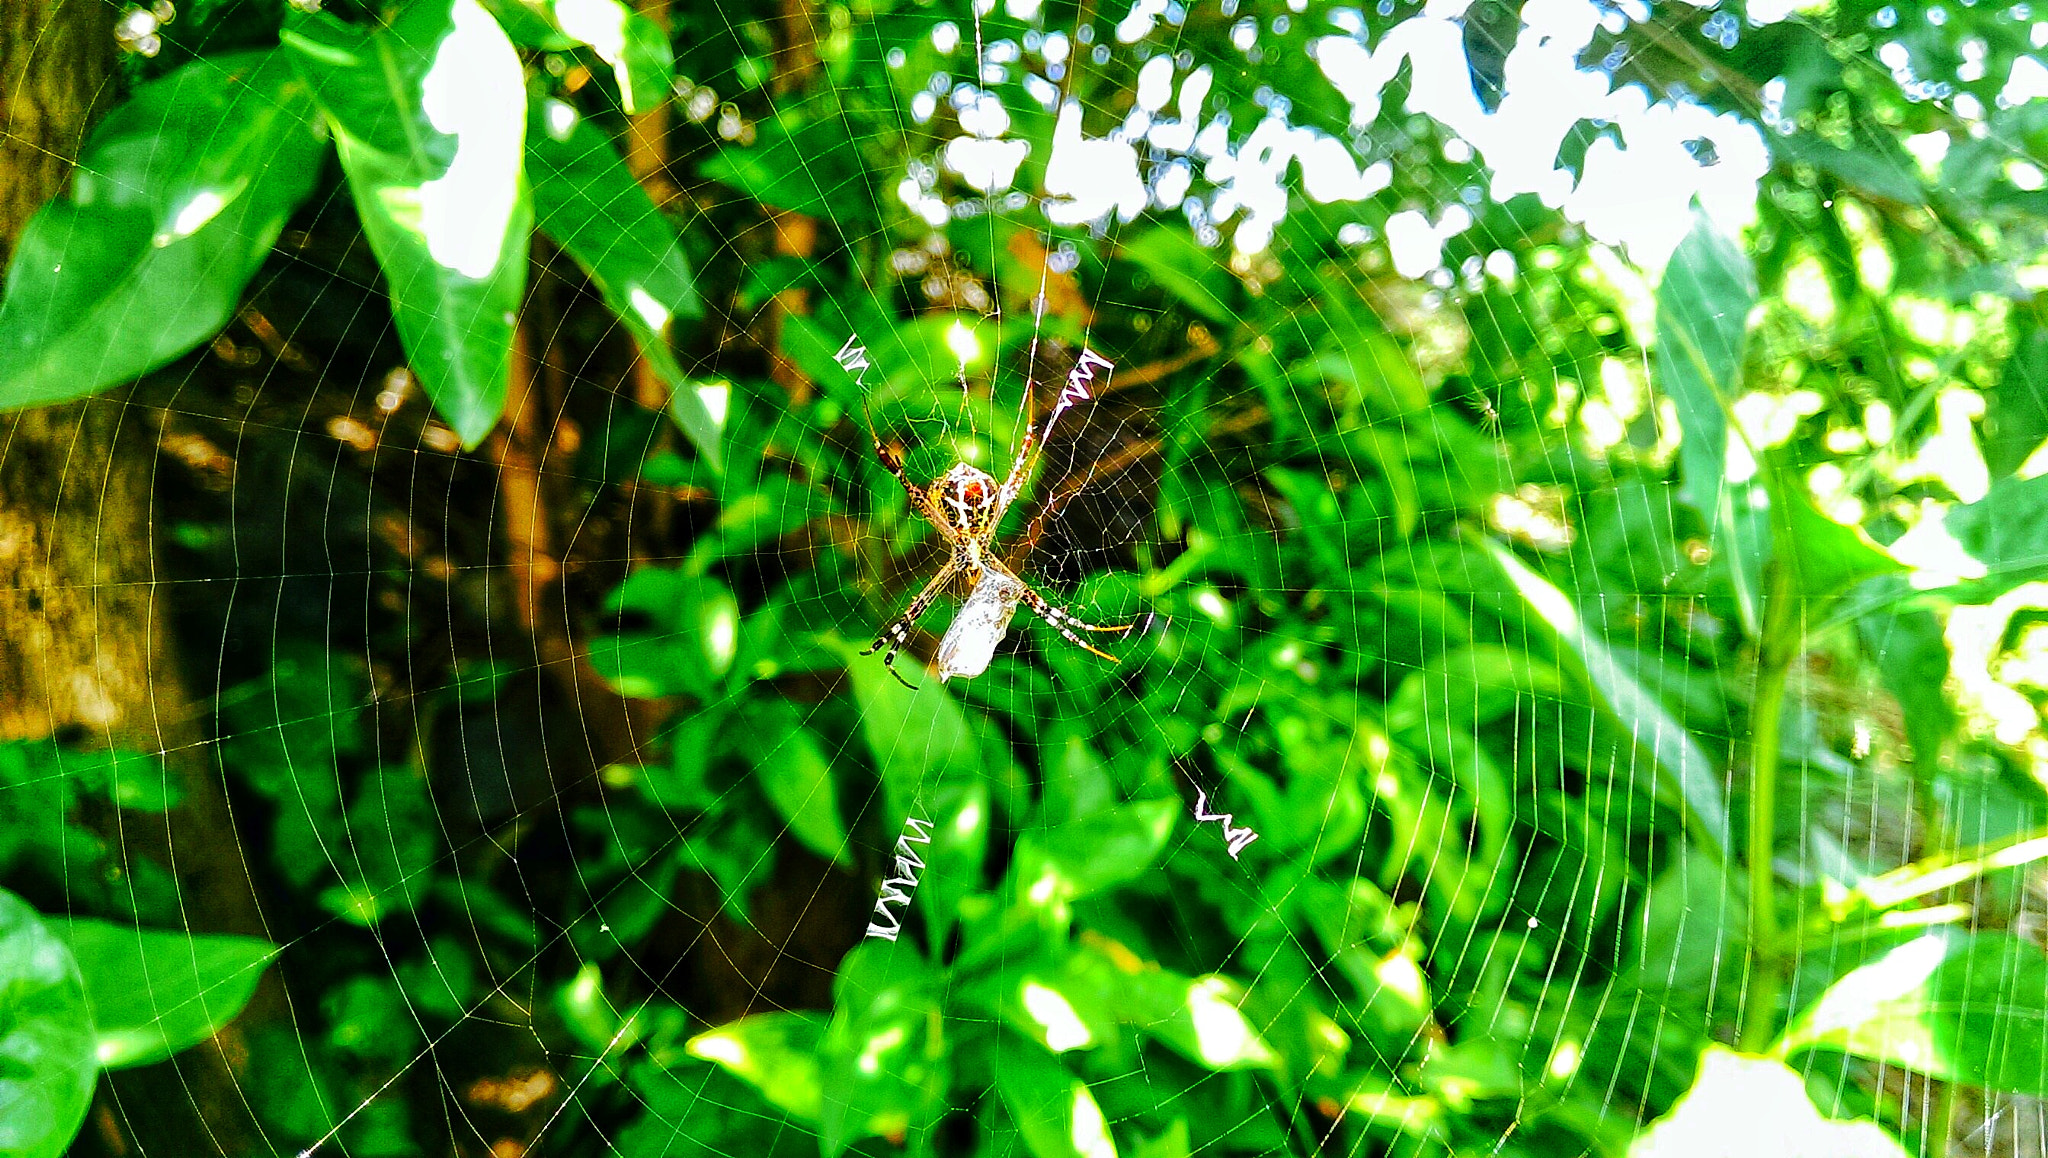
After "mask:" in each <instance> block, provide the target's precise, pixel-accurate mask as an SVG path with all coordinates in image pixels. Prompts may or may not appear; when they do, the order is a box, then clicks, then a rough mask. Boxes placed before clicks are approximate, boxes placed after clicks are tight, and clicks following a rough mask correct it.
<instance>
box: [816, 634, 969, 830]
mask: <svg viewBox="0 0 2048 1158" xmlns="http://www.w3.org/2000/svg"><path fill="white" fill-rule="evenodd" d="M821 642H823V643H824V644H825V645H826V646H829V647H831V648H833V649H834V650H836V651H838V652H839V653H840V655H841V656H843V657H844V658H845V660H846V671H847V674H848V675H849V676H851V677H852V680H853V697H854V700H855V701H856V702H857V703H858V704H859V705H860V730H861V735H862V737H863V738H865V739H866V740H867V744H868V750H869V751H870V752H873V753H874V757H875V767H876V768H877V769H879V770H880V771H881V774H882V784H883V786H884V787H885V788H886V789H887V790H888V793H889V817H890V820H891V823H893V824H898V825H900V824H901V823H902V820H903V818H904V817H906V816H908V815H910V804H911V801H912V800H914V799H915V798H916V797H917V795H918V792H919V790H920V789H921V788H922V787H924V786H926V785H932V786H936V785H937V784H938V783H940V782H941V781H946V780H970V781H971V780H974V779H976V778H978V777H979V776H980V775H981V774H982V760H983V756H984V751H983V746H982V743H981V741H980V740H979V738H977V737H976V736H975V734H974V731H973V729H972V728H970V727H969V726H968V723H967V715H966V713H965V712H963V711H961V709H960V704H959V703H958V701H956V700H954V699H953V696H952V694H951V693H950V692H949V691H948V690H947V689H946V685H944V684H942V683H940V682H939V681H938V680H936V679H929V678H928V679H926V680H924V681H923V682H922V683H920V684H919V685H918V687H917V689H916V690H914V691H913V690H912V689H910V688H906V687H904V686H903V685H902V684H900V683H897V682H896V680H895V678H894V677H892V676H891V675H890V674H889V672H888V669H887V668H885V667H883V666H882V660H881V657H880V656H876V655H866V656H864V655H862V654H860V651H861V649H860V648H859V647H857V646H856V645H854V644H852V643H849V642H847V641H846V640H844V639H842V638H839V637H838V636H830V637H825V638H823V639H822V640H821Z"/></svg>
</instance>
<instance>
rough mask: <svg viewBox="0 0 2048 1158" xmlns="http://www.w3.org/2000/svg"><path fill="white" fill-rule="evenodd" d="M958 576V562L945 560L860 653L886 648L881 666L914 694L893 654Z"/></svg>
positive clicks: (864, 653) (901, 646)
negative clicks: (898, 669) (949, 583)
mask: <svg viewBox="0 0 2048 1158" xmlns="http://www.w3.org/2000/svg"><path fill="white" fill-rule="evenodd" d="M959 573H960V559H959V558H958V557H957V556H956V557H954V558H951V559H948V560H946V565H945V566H943V567H941V568H939V573H938V574H936V575H934V576H932V581H931V582H929V583H927V584H925V585H924V590H922V591H920V592H918V593H917V598H915V599H912V600H911V601H910V606H908V607H906V608H904V609H903V614H901V615H899V616H897V617H896V618H895V619H894V620H892V621H890V623H889V625H888V626H887V627H884V628H883V629H882V633H881V634H880V635H877V636H876V637H875V642H873V643H871V644H869V645H868V647H867V650H866V651H863V652H861V654H862V655H873V654H875V653H876V652H878V651H880V650H882V648H884V647H887V648H888V649H889V651H888V653H887V654H886V655H884V656H882V666H883V667H886V668H888V669H889V674H890V675H892V676H895V677H896V682H897V683H900V684H902V685H903V686H904V687H906V688H910V689H911V690H913V691H915V690H916V685H915V684H913V683H911V682H910V681H909V680H907V679H904V678H903V675H902V673H901V672H898V671H897V670H896V653H897V652H899V651H902V650H903V645H904V644H907V643H909V642H910V629H911V628H913V627H916V626H917V621H918V618H919V617H920V616H922V615H923V614H924V613H925V611H926V609H928V608H929V607H931V605H932V600H934V599H937V598H938V597H939V592H941V591H943V590H945V588H946V584H947V583H948V582H949V581H951V580H952V578H953V576H955V575H958V574H959Z"/></svg>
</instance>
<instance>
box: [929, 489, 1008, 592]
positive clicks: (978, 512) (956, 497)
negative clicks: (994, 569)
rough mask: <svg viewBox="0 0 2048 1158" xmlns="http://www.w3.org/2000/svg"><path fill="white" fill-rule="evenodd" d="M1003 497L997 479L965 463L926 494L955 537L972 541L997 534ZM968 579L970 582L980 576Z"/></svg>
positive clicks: (932, 506) (971, 576) (972, 576)
mask: <svg viewBox="0 0 2048 1158" xmlns="http://www.w3.org/2000/svg"><path fill="white" fill-rule="evenodd" d="M1001 497H1002V496H1001V492H1000V491H998V490H997V489H996V479H995V476H994V475H992V474H990V473H988V472H987V471H985V470H983V469H981V468H980V467H978V466H968V465H967V464H966V463H964V462H956V463H954V464H953V466H952V469H950V470H948V471H947V472H946V473H945V474H942V475H940V476H939V477H938V478H937V479H935V480H933V482H932V485H931V486H930V487H929V488H928V489H927V490H926V491H925V502H927V503H929V504H930V505H931V509H932V510H934V511H937V512H938V513H939V518H940V519H942V520H944V521H945V522H946V523H947V524H948V525H949V526H950V527H951V529H952V531H953V533H954V534H955V535H959V536H963V537H965V538H969V539H980V538H984V537H986V536H987V535H988V533H989V532H990V531H993V530H995V525H996V519H997V517H998V516H999V515H1000V513H1001V512H1000V511H999V510H998V500H999V499H1000V498H1001ZM968 578H969V580H970V581H971V580H973V579H976V578H979V576H974V575H970V576H968Z"/></svg>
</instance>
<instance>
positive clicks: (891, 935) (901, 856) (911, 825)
mask: <svg viewBox="0 0 2048 1158" xmlns="http://www.w3.org/2000/svg"><path fill="white" fill-rule="evenodd" d="M931 842H932V822H931V821H929V820H919V819H917V818H916V817H909V818H906V819H905V820H904V821H903V835H901V836H899V837H897V838H896V875H895V876H892V877H890V878H889V879H887V880H885V881H883V882H882V895H881V896H880V897H877V898H876V899H875V919H874V920H872V921H869V922H868V931H867V935H868V936H869V937H880V938H882V939H883V940H884V941H894V940H895V939H896V935H897V934H898V933H901V932H902V931H903V918H902V917H901V916H899V915H898V914H896V913H893V912H891V911H890V910H889V906H890V905H891V904H892V903H893V904H897V905H903V906H906V907H907V906H908V905H909V904H910V894H911V893H913V892H915V891H916V890H917V873H918V870H919V869H922V868H923V867H924V860H923V858H921V857H919V856H918V855H917V850H915V849H913V848H911V847H910V846H911V845H913V844H930V843H931Z"/></svg>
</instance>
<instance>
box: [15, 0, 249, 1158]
mask: <svg viewBox="0 0 2048 1158" xmlns="http://www.w3.org/2000/svg"><path fill="white" fill-rule="evenodd" d="M114 13H115V9H114V8H112V7H109V6H107V5H103V4H99V3H94V2H90V0H4V2H0V78H4V80H0V101H4V103H0V255H11V253H12V252H13V248H14V245H15V242H16V241H17V240H18V239H19V237H20V235H21V231H22V228H23V227H24V226H25V225H26V224H27V222H28V220H29V218H30V216H31V215H33V213H34V212H35V210H36V209H37V208H38V207H40V206H41V205H42V204H43V203H44V202H45V201H48V200H49V199H50V198H52V197H54V196H56V195H57V194H58V193H59V192H60V191H61V190H62V189H63V186H64V183H65V181H66V179H67V178H68V176H69V175H70V171H71V168H72V166H73V164H74V163H75V161H76V159H77V157H78V154H79V147H80V144H81V142H82V141H83V139H84V136H85V133H86V130H87V129H88V127H89V126H90V125H91V123H92V121H93V119H94V117H95V116H96V114H98V113H100V112H103V111H104V110H105V109H106V108H107V107H109V106H111V104H112V103H113V96H114V87H115V82H116V78H115V74H114V69H113V64H114V57H115V45H114V38H113V30H112V21H113V18H114ZM129 396H130V391H129V389H128V388H125V387H124V388H121V389H118V390H114V391H111V392H109V393H107V394H104V395H101V396H100V397H97V398H92V399H87V400H85V401H82V402H76V403H71V404H67V405H63V406H54V407H45V408H42V409H38V410H30V411H24V412H21V413H15V414H0V740H20V739H41V738H45V737H53V736H54V737H56V738H58V739H59V740H62V741H64V742H67V743H73V744H78V745H82V746H90V747H97V746H120V747H123V748H128V749H139V750H143V751H150V752H158V753H161V754H162V755H163V757H164V759H165V761H166V762H167V763H168V765H169V766H170V768H171V770H172V772H173V774H174V775H175V776H176V777H177V779H178V781H179V783H180V786H181V787H182V789H183V793H184V803H183V804H181V805H180V806H179V807H178V808H176V809H173V810H172V811H171V812H169V813H166V814H164V815H162V816H149V815H144V814H134V813H124V814H122V815H121V817H120V819H119V821H118V822H117V827H116V828H115V829H114V830H113V831H112V832H109V833H107V834H106V835H107V837H108V839H109V843H110V845H112V846H113V849H114V855H115V857H116V859H117V860H127V859H130V858H133V857H135V856H142V855H147V856H151V857H152V858H154V859H156V860H158V861H159V862H160V863H162V864H163V865H165V866H166V867H168V868H170V869H172V871H173V872H174V874H175V875H176V878H177V880H178V884H179V888H180V892H181V894H182V896H183V898H184V918H185V920H186V922H187V924H188V925H189V926H190V927H191V928H192V929H194V930H195V931H234V932H245V933H254V934H261V933H262V932H263V929H262V922H261V918H260V916H259V914H258V912H257V908H256V902H255V894H254V890H253V888H252V884H251V879H250V876H249V871H248V868H247V866H246V865H245V864H244V862H243V860H242V857H241V854H240V852H239V849H240V847H241V845H240V842H239V841H237V840H236V839H235V837H234V833H233V827H232V818H231V817H230V815H229V813H228V808H227V800H226V797H225V795H224V793H223V792H222V789H221V785H220V783H219V781H218V779H217V778H216V776H215V773H214V772H213V768H212V763H211V760H210V759H209V757H208V754H207V750H206V748H205V746H204V744H203V739H204V732H203V728H202V716H203V713H204V710H205V705H204V704H203V702H201V701H199V700H197V699H195V698H194V697H193V696H192V695H191V693H190V690H189V688H188V687H187V685H186V682H185V680H184V677H183V674H182V672H181V670H180V668H179V666H178V663H177V658H176V654H175V648H174V647H173V646H172V640H171V638H170V634H169V624H168V616H167V614H166V610H167V609H166V606H165V600H164V598H163V597H162V595H163V591H162V589H161V588H160V587H159V585H158V584H159V581H160V578H161V577H160V576H159V574H158V572H157V566H156V544H155V539H154V534H153V532H154V527H155V523H156V517H155V516H156V512H155V510H154V509H153V502H152V487H151V483H152V473H153V471H154V469H155V462H156V458H155V447H154V442H153V433H152V430H151V429H150V424H149V423H148V422H146V421H145V413H144V411H142V410H141V409H140V408H138V407H135V406H133V405H131V403H130V400H129ZM173 850H175V855H172V854H173ZM232 1034H233V1031H232V1030H231V1031H229V1033H225V1034H223V1035H222V1037H220V1038H216V1039H215V1041H213V1042H210V1043H208V1044H206V1045H203V1046H200V1047H197V1048H195V1049H192V1050H188V1051H186V1052H185V1053H184V1054H182V1055H180V1056H179V1057H178V1058H177V1059H175V1060H173V1061H172V1062H169V1063H166V1064H164V1065H160V1066H152V1067H148V1068H145V1069H141V1070H134V1071H127V1072H124V1073H121V1074H117V1075H113V1078H112V1080H111V1081H109V1082H107V1083H103V1084H102V1086H101V1091H100V1095H99V1098H98V1101H97V1104H96V1107H95V1110H94V1114H93V1117H92V1119H90V1120H89V1121H88V1124H87V1127H86V1131H85V1134H84V1135H83V1136H82V1141H83V1143H84V1146H85V1147H86V1148H88V1149H89V1148H91V1147H93V1146H94V1145H95V1144H97V1145H98V1146H100V1147H103V1148H104V1149H105V1150H106V1151H107V1152H109V1153H123V1154H125V1153H180V1154H211V1153H244V1152H253V1151H254V1150H255V1142H256V1140H257V1138H258V1136H259V1135H258V1133H257V1131H256V1129H255V1126H254V1123H253V1122H251V1121H249V1119H248V1117H247V1110H246V1106H247V1101H246V1099H245V1098H244V1097H243V1094H242V1091H241V1089H240V1088H239V1084H238V1081H237V1078H236V1075H235V1073H234V1071H233V1068H232V1066H231V1065H230V1057H231V1056H240V1055H241V1054H242V1053H243V1052H244V1051H243V1049H242V1047H241V1044H240V1042H239V1041H238V1040H236V1039H235V1038H234V1037H233V1036H232Z"/></svg>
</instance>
